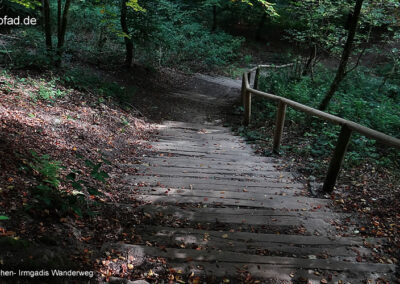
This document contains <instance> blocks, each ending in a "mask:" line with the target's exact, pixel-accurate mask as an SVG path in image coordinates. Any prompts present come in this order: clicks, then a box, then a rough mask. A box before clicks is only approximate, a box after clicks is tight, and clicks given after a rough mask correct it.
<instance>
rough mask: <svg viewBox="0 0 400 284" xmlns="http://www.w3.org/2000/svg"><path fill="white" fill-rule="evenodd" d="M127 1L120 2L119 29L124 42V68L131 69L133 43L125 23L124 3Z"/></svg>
mask: <svg viewBox="0 0 400 284" xmlns="http://www.w3.org/2000/svg"><path fill="white" fill-rule="evenodd" d="M127 2H128V0H121V29H122V31H123V32H124V41H125V49H126V57H125V65H126V67H128V68H129V67H131V65H132V59H133V42H132V39H131V38H130V37H129V29H128V24H127V22H126V14H127V7H126V3H127Z"/></svg>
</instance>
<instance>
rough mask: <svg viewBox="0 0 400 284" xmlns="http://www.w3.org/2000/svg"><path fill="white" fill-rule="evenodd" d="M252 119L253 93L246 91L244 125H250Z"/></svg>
mask: <svg viewBox="0 0 400 284" xmlns="http://www.w3.org/2000/svg"><path fill="white" fill-rule="evenodd" d="M250 119H251V93H250V92H249V91H247V90H246V91H245V104H244V125H246V126H247V125H249V124H250Z"/></svg>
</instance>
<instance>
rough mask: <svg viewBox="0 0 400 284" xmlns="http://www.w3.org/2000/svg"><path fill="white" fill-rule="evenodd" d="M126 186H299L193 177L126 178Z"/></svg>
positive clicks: (284, 182) (288, 182) (278, 180)
mask: <svg viewBox="0 0 400 284" xmlns="http://www.w3.org/2000/svg"><path fill="white" fill-rule="evenodd" d="M123 180H124V181H125V182H127V183H128V184H135V183H138V182H145V183H148V184H150V185H157V184H160V183H161V184H164V185H166V186H170V187H182V186H184V187H186V186H189V185H193V186H195V185H196V186H197V185H199V184H207V185H209V187H210V188H213V186H214V185H224V186H226V187H236V188H242V189H243V188H247V187H252V186H258V187H264V188H266V189H268V187H269V186H271V187H274V183H276V186H275V187H286V186H290V185H292V186H298V187H300V184H298V183H294V182H292V181H291V180H289V179H286V178H265V179H264V180H263V181H262V182H260V181H257V180H252V179H251V178H245V179H242V180H233V179H231V178H213V179H211V178H208V179H207V178H194V177H174V176H170V177H164V176H127V177H125V178H124V179H123Z"/></svg>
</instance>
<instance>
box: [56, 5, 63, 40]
mask: <svg viewBox="0 0 400 284" xmlns="http://www.w3.org/2000/svg"><path fill="white" fill-rule="evenodd" d="M61 6H62V3H61V0H57V34H60V33H61Z"/></svg>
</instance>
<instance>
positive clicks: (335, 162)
mask: <svg viewBox="0 0 400 284" xmlns="http://www.w3.org/2000/svg"><path fill="white" fill-rule="evenodd" d="M351 132H352V131H351V129H350V128H349V127H348V126H347V125H346V124H343V125H342V129H341V130H340V134H339V138H338V141H337V144H336V148H335V151H334V153H333V157H332V159H331V162H330V164H329V169H328V173H327V175H326V178H325V181H324V186H323V187H322V190H323V191H325V192H328V193H330V192H332V191H333V189H334V187H335V184H336V180H337V178H338V176H339V171H340V167H341V166H342V162H343V158H344V155H345V154H346V151H347V146H348V145H349V142H350V137H351Z"/></svg>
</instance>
